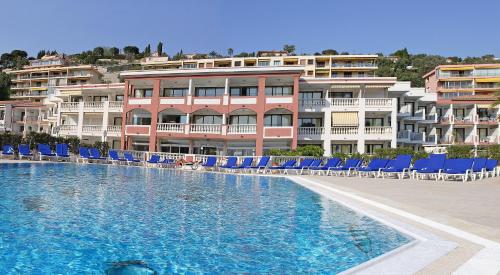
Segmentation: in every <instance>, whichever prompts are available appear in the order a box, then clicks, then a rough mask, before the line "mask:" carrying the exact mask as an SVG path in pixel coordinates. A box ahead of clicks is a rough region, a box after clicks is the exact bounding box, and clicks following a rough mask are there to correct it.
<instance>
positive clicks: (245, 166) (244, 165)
mask: <svg viewBox="0 0 500 275" xmlns="http://www.w3.org/2000/svg"><path fill="white" fill-rule="evenodd" d="M252 164H253V157H247V158H245V159H243V162H242V163H241V164H240V165H237V166H235V167H233V168H231V169H233V171H246V169H248V168H250V167H252Z"/></svg>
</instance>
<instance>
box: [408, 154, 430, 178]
mask: <svg viewBox="0 0 500 275" xmlns="http://www.w3.org/2000/svg"><path fill="white" fill-rule="evenodd" d="M428 162H429V159H428V158H423V159H417V160H416V161H415V163H413V166H411V167H410V177H411V178H412V179H414V178H415V175H416V172H417V171H418V170H420V169H423V168H425V167H427V163H428Z"/></svg>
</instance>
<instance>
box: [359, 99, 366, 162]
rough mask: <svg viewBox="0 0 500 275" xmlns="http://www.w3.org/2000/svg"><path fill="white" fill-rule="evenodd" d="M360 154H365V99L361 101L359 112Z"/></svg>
mask: <svg viewBox="0 0 500 275" xmlns="http://www.w3.org/2000/svg"><path fill="white" fill-rule="evenodd" d="M358 121H359V125H358V153H360V154H364V153H365V99H364V98H360V99H359V111H358Z"/></svg>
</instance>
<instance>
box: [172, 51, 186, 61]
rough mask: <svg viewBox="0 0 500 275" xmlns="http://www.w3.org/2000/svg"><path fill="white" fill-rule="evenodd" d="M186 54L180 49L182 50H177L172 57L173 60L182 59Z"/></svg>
mask: <svg viewBox="0 0 500 275" xmlns="http://www.w3.org/2000/svg"><path fill="white" fill-rule="evenodd" d="M185 58H186V56H185V55H184V53H183V52H182V49H181V50H180V52H177V53H176V54H175V55H174V56H173V57H172V60H181V59H185Z"/></svg>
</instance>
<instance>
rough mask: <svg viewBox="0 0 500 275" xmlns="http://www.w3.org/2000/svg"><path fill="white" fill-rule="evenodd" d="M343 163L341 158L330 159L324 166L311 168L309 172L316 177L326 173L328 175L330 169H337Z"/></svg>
mask: <svg viewBox="0 0 500 275" xmlns="http://www.w3.org/2000/svg"><path fill="white" fill-rule="evenodd" d="M341 162H342V160H341V159H340V158H330V159H328V160H327V161H326V163H325V164H324V165H323V166H318V167H310V168H309V169H308V170H309V173H310V174H311V175H314V174H315V173H317V174H318V175H321V173H324V174H325V175H326V173H327V172H328V170H329V169H330V168H333V167H337V166H338V165H339V164H340V163H341Z"/></svg>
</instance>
